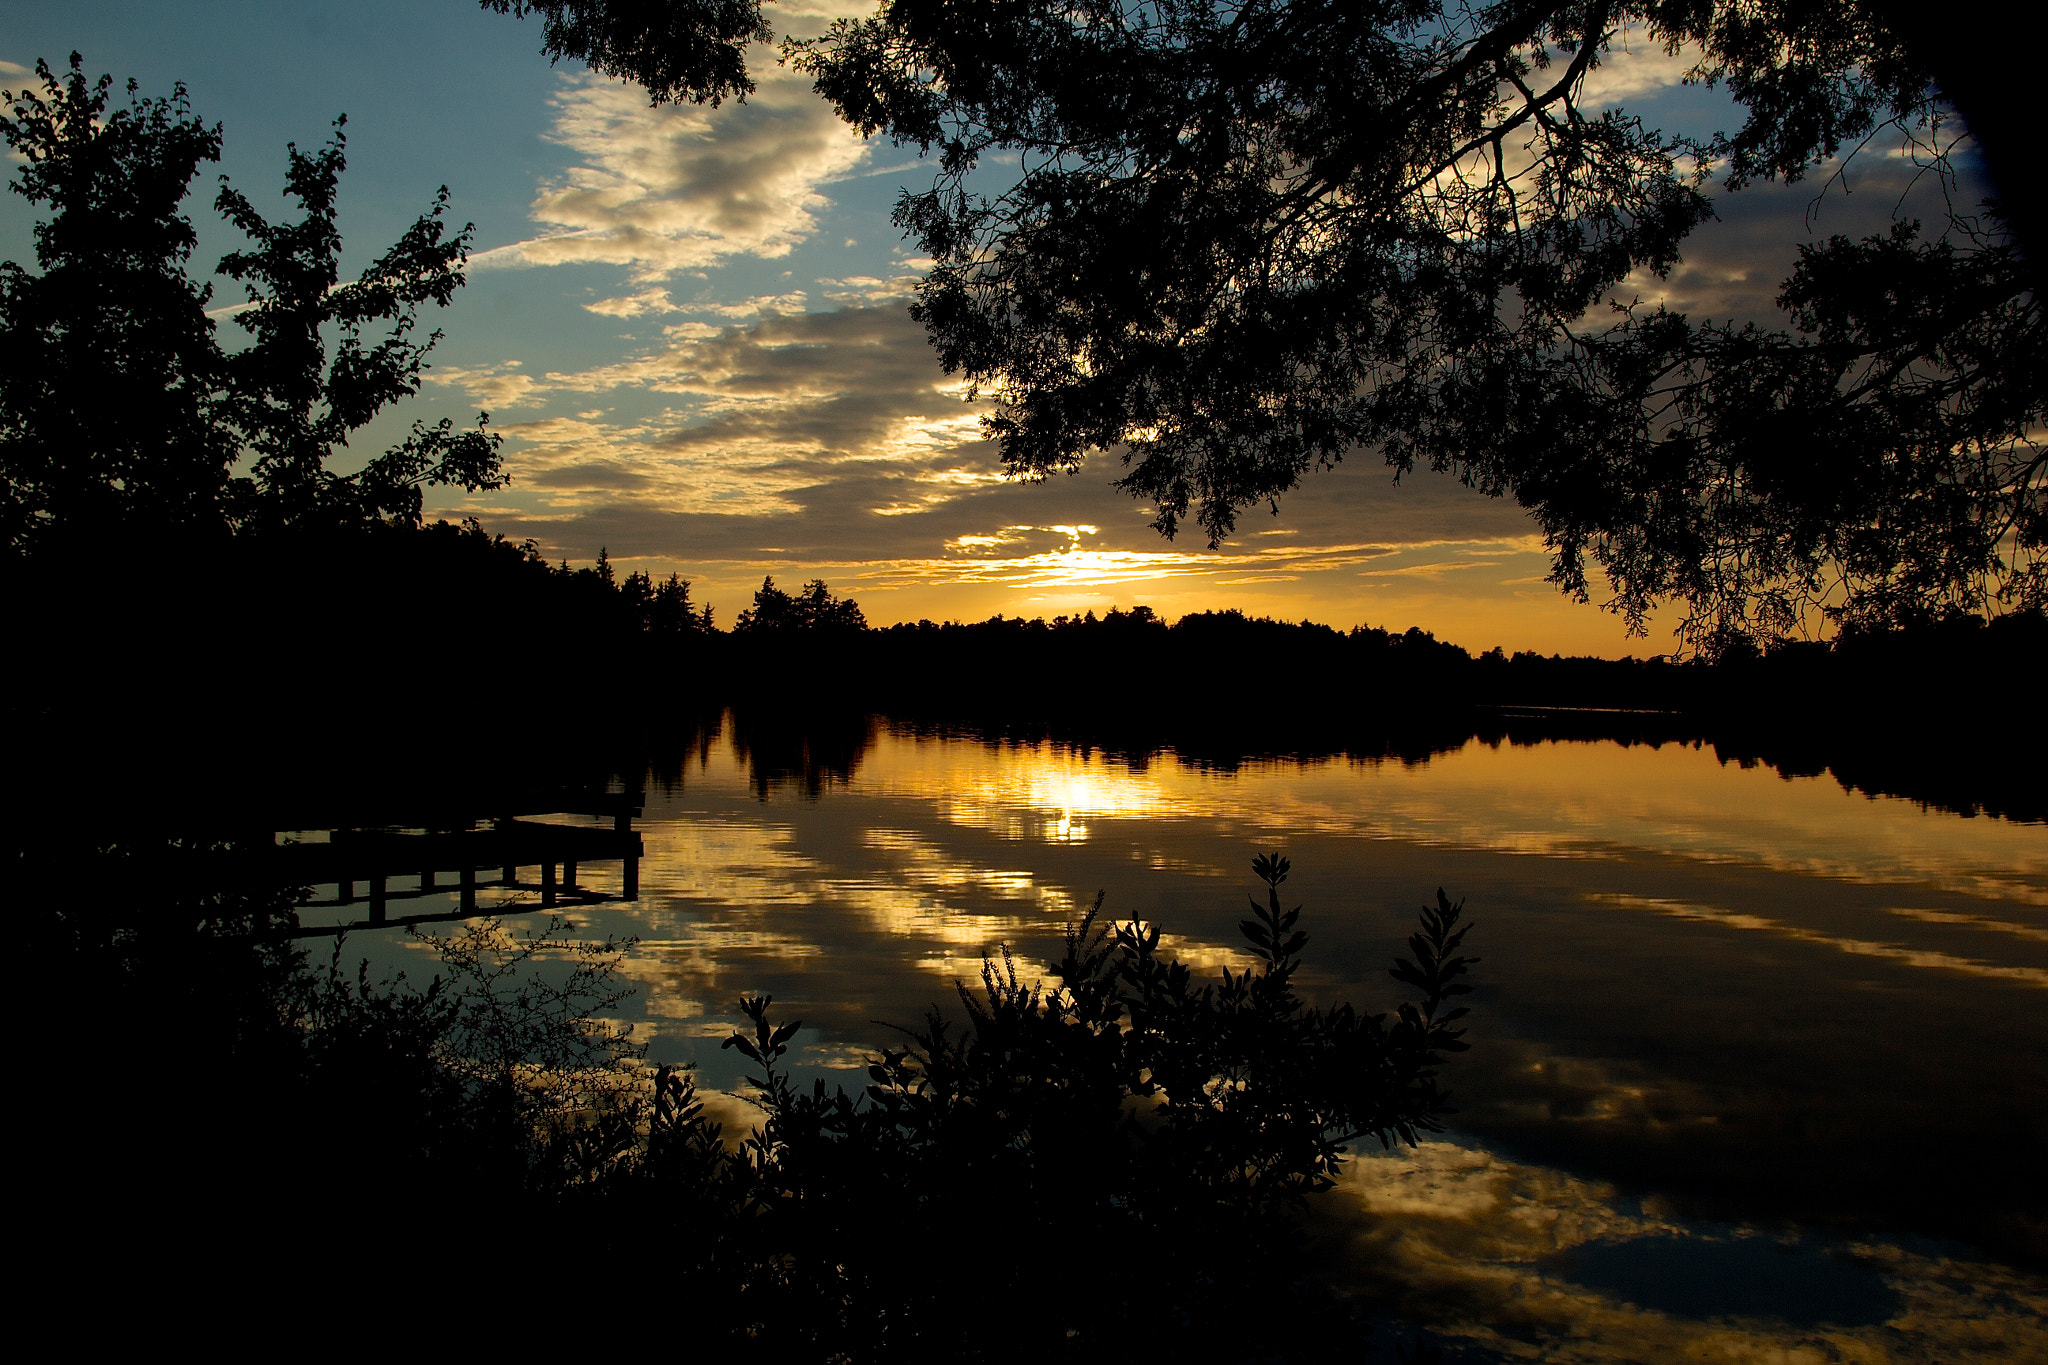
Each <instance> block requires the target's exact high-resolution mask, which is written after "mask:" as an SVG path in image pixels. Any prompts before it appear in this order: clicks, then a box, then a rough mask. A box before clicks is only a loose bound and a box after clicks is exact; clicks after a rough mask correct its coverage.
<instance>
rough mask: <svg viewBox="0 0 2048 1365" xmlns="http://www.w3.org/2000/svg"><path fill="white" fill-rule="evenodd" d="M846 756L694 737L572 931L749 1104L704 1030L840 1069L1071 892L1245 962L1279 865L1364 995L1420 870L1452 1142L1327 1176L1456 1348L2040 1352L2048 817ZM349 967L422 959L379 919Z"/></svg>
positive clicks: (1476, 762) (1029, 943) (1372, 1258)
mask: <svg viewBox="0 0 2048 1365" xmlns="http://www.w3.org/2000/svg"><path fill="white" fill-rule="evenodd" d="M846 757H847V758H850V759H851V762H850V763H848V762H846V761H845V760H844V759H842V760H841V764H840V766H841V769H842V770H843V775H840V774H832V775H828V776H827V778H826V779H825V780H824V781H823V782H822V784H821V785H818V786H817V788H816V790H815V791H813V790H811V789H809V788H808V787H807V785H806V784H805V783H803V782H800V781H788V782H782V781H777V780H774V779H773V778H769V777H763V775H762V774H760V773H759V772H757V771H756V770H755V769H754V768H753V767H751V766H750V764H749V762H748V760H747V757H746V754H745V753H744V752H743V750H741V749H740V748H738V747H736V746H735V744H734V742H733V740H732V739H731V737H730V736H729V735H721V736H719V737H716V738H714V739H712V740H711V741H710V742H709V743H708V744H707V745H706V746H705V747H704V748H703V749H702V751H701V752H700V753H699V755H698V756H697V757H696V758H695V759H693V760H692V761H691V762H689V763H688V764H686V765H685V766H684V768H683V769H682V771H681V772H680V774H671V781H669V782H668V783H661V782H656V783H654V784H653V785H652V786H651V787H650V790H649V792H648V801H647V808H646V814H645V817H644V820H643V821H642V824H641V828H642V829H643V830H644V832H645V837H646V844H647V851H648V857H647V860H646V862H645V863H644V865H643V870H642V874H641V876H642V882H641V886H642V898H641V900H640V901H639V902H638V903H637V904H632V905H608V906H600V907H595V908H592V909H590V910H587V911H578V912H576V914H577V916H578V924H579V927H580V928H585V929H589V930H594V931H597V932H610V933H614V934H619V935H633V936H636V937H637V938H638V940H639V942H638V944H637V946H636V947H635V948H634V949H633V951H632V953H631V955H630V957H629V959H628V970H629V972H630V974H631V976H632V978H633V981H634V983H635V985H636V986H637V988H638V991H637V994H636V996H635V997H634V999H633V1000H632V1002H631V1003H630V1006H629V1007H628V1011H627V1012H628V1014H629V1016H630V1017H631V1018H632V1019H633V1020H634V1022H635V1024H636V1026H637V1031H638V1035H639V1036H640V1037H641V1038H642V1039H644V1040H645V1041H647V1042H648V1043H649V1045H650V1056H651V1057H652V1058H654V1059H655V1060H659V1061H695V1062H696V1063H697V1064H698V1065H699V1067H700V1071H701V1075H702V1077H703V1079H704V1081H705V1082H706V1083H707V1084H708V1085H710V1086H714V1087H726V1088H737V1085H738V1076H739V1070H738V1068H737V1066H736V1065H735V1064H734V1060H733V1054H732V1053H730V1052H721V1051H720V1050H719V1047H718V1042H719V1040H720V1039H722V1038H723V1037H724V1036H725V1035H726V1034H727V1033H728V1032H729V1031H730V1027H731V1022H732V1018H733V1009H732V1001H733V1000H734V998H735V997H736V996H737V995H739V994H740V993H741V992H742V991H767V992H772V993H773V994H774V996H775V998H776V1013H777V1014H778V1015H779V1016H780V1017H785V1018H787V1017H801V1018H802V1019H803V1020H805V1022H806V1027H805V1029H804V1031H803V1032H802V1033H801V1034H800V1035H799V1042H800V1045H801V1053H802V1061H803V1064H804V1065H805V1066H807V1067H810V1068H819V1069H824V1070H825V1071H826V1072H827V1073H830V1072H838V1073H839V1074H840V1077H841V1079H843V1080H844V1081H846V1082H847V1083H848V1084H854V1083H856V1082H857V1081H858V1080H859V1079H860V1077H859V1076H858V1073H856V1072H853V1071H851V1069H852V1068H855V1067H857V1066H859V1065H860V1063H861V1059H862V1057H863V1056H864V1055H865V1053H866V1052H867V1051H868V1050H870V1049H871V1048H872V1047H873V1046H874V1044H875V1043H876V1042H877V1041H878V1040H882V1039H885V1038H887V1036H888V1035H887V1033H886V1031H885V1030H884V1029H883V1028H881V1027H879V1026H878V1025H877V1024H876V1023H875V1022H874V1021H877V1020H885V1021H886V1020H895V1021H905V1022H907V1021H911V1020H913V1019H915V1018H916V1017H917V1016H918V1015H920V1014H921V1013H922V1011H923V1010H924V1008H925V1007H926V1006H927V1005H928V1004H929V1003H931V1002H933V1001H935V1000H941V999H944V998H946V997H947V996H949V994H950V991H951V983H952V982H953V981H954V980H955V979H957V978H961V977H968V978H972V977H974V976H975V975H976V974H977V973H978V971H979V967H980V962H981V957H982V954H983V953H984V952H987V951H990V950H992V949H994V948H995V947H996V946H997V945H999V944H1004V943H1007V944H1009V945H1011V947H1012V948H1013V949H1014V950H1016V951H1017V952H1018V954H1019V955H1020V957H1022V958H1024V959H1025V960H1027V961H1041V962H1042V961H1043V960H1044V959H1045V958H1046V957H1047V956H1049V955H1051V954H1052V951H1053V947H1054V944H1055V943H1056V942H1057V939H1058V936H1059V933H1060V929H1061V926H1062V925H1063V924H1064V923H1065V922H1066V921H1067V920H1068V919H1069V918H1070V917H1072V916H1073V915H1074V914H1075V913H1076V910H1077V907H1081V906H1085V905H1086V903H1087V902H1088V901H1089V900H1091V899H1092V898H1093V896H1094V894H1095V893H1096V891H1097V890H1101V891H1103V892H1105V893H1106V895H1107V903H1106V908H1107V909H1108V910H1110V911H1111V912H1113V913H1115V914H1117V915H1118V916H1120V917H1139V918H1145V919H1152V920H1157V921H1159V922H1160V923H1162V924H1163V925H1164V926H1165V929H1166V932H1167V936H1168V941H1169V942H1170V944H1171V945H1172V947H1173V949H1174V950H1175V951H1176V952H1177V953H1178V954H1179V955H1180V956H1181V957H1182V958H1183V959H1184V960H1188V961H1191V962H1193V963H1196V964H1199V965H1201V966H1203V967H1209V968H1213V967H1215V966H1218V965H1222V964H1227V963H1235V962H1237V961H1240V960H1241V959H1240V957H1239V955H1238V953H1237V949H1236V943H1237V938H1236V927H1235V926H1236V922H1237V920H1238V918H1239V912H1240V910H1241V908H1242V907H1243V904H1244V894H1245V892H1246V890H1247V889H1249V887H1250V886H1251V885H1252V878H1251V876H1250V872H1249V867H1248V864H1249V862H1250V859H1251V857H1252V854H1253V853H1254V852H1256V851H1264V850H1280V851H1284V852H1285V853H1287V854H1288V855H1289V856H1290V857H1291V858H1292V859H1293V861H1294V867H1295V875H1294V878H1293V880H1292V881H1291V882H1290V883H1289V886H1288V889H1289V890H1290V891H1292V892H1293V893H1294V899H1296V900H1299V901H1301V902H1302V903H1303V904H1304V905H1305V906H1306V910H1305V912H1304V916H1303V927H1305V928H1307V929H1308V930H1309V931H1310V933H1311V935H1312V941H1311V944H1310V947H1309V962H1308V967H1307V969H1306V971H1305V972H1304V975H1303V978H1302V980H1303V984H1304V986H1305V988H1306V989H1307V990H1308V992H1309V993H1310V994H1312V995H1313V996H1315V997H1317V998H1321V999H1330V998H1333V997H1339V996H1341V997H1344V998H1348V999H1350V1000H1352V1001H1353V1002H1354V1003H1357V1004H1359V1005H1361V1006H1373V1007H1376V1008H1377V1007H1383V1006H1384V1005H1386V1004H1389V1003H1391V1002H1392V1001H1393V1000H1394V999H1395V995H1394V990H1393V986H1392V983H1391V982H1389V981H1388V980H1387V978H1386V976H1385V968H1386V966H1387V964H1388V963H1389V961H1390V960H1391V958H1392V956H1393V955H1394V954H1395V952H1396V951H1398V950H1399V949H1400V944H1401V940H1402V938H1403V937H1404V936H1405V934H1406V933H1407V931H1408V927H1409V925H1410V923H1411V921H1412V918H1413V915H1414V912H1415V909H1416V908H1417V907H1418V906H1420V905H1421V903H1422V902H1423V900H1424V899H1425V898H1426V897H1429V896H1430V895H1432V894H1433V892H1434V891H1435V889H1436V888H1437V887H1438V886H1443V887H1444V888H1446V889H1447V890H1448V891H1449V893H1450V894H1451V895H1452V896H1453V897H1454V898H1463V899H1464V900H1465V902H1466V908H1467V913H1468V916H1469V917H1470V918H1471V919H1473V920H1474V921H1476V923H1477V925H1478V928H1477V929H1476V930H1475V931H1474V933H1473V936H1472V939H1471V940H1470V944H1469V946H1470V947H1471V948H1473V949H1474V950H1476V951H1477V952H1478V953H1479V954H1480V955H1481V956H1482V957H1483V959H1484V961H1483V963H1482V964H1481V966H1480V967H1479V968H1478V969H1477V974H1478V978H1479V980H1480V981H1481V982H1482V983H1483V984H1482V988H1481V990H1480V991H1479V993H1478V996H1477V1004H1476V1009H1475V1018H1474V1020H1473V1028H1472V1034H1471V1041H1472V1042H1473V1044H1474V1049H1473V1052H1472V1053H1470V1054H1468V1056H1467V1057H1466V1058H1461V1059H1459V1065H1458V1066H1457V1068H1456V1069H1455V1070H1454V1072H1453V1073H1452V1076H1451V1080H1452V1084H1453V1087H1454V1088H1455V1089H1456V1090H1457V1091H1458V1092H1459V1103H1460V1107H1461V1113H1460V1114H1459V1115H1458V1116H1457V1118H1456V1119H1455V1120H1454V1122H1455V1124H1456V1127H1455V1128H1454V1130H1453V1131H1452V1132H1450V1133H1447V1134H1445V1135H1443V1137H1442V1139H1441V1140H1438V1141H1432V1142H1429V1143H1426V1144H1425V1145H1424V1146H1423V1147H1422V1148H1421V1149H1420V1150H1414V1151H1400V1152H1395V1153H1392V1154H1385V1155H1371V1156H1368V1157H1367V1158H1366V1159H1364V1160H1361V1161H1359V1162H1358V1163H1356V1164H1355V1165H1354V1166H1353V1168H1352V1170H1351V1173H1350V1177H1349V1178H1348V1179H1347V1181H1346V1182H1345V1184H1344V1185H1343V1186H1342V1187H1341V1188H1340V1190H1339V1191H1338V1192H1337V1193H1336V1194H1334V1195H1333V1196H1332V1197H1331V1198H1330V1199H1329V1200H1326V1201H1324V1202H1325V1205H1326V1206H1327V1207H1326V1212H1327V1214H1328V1217H1326V1218H1324V1219H1323V1220H1322V1222H1323V1223H1325V1224H1326V1226H1325V1227H1324V1228H1323V1230H1322V1232H1321V1233H1320V1236H1321V1237H1322V1238H1323V1243H1322V1248H1323V1250H1322V1254H1324V1255H1328V1256H1332V1257H1335V1258H1338V1260H1339V1262H1340V1263H1341V1264H1342V1265H1344V1267H1345V1273H1346V1274H1347V1275H1350V1276H1352V1277H1354V1278H1355V1280H1356V1282H1357V1283H1359V1284H1360V1285H1372V1286H1378V1287H1379V1289H1378V1290H1376V1291H1375V1292H1381V1293H1385V1294H1387V1295H1388V1296H1390V1299H1391V1303H1390V1309H1391V1311H1394V1312H1397V1313H1399V1314H1401V1315H1403V1316H1406V1317H1409V1318H1411V1319H1417V1320H1422V1321H1427V1322H1430V1323H1432V1324H1433V1325H1434V1327H1435V1330H1436V1331H1437V1332H1438V1333H1440V1334H1441V1338H1442V1339H1443V1340H1444V1341H1446V1343H1447V1344H1451V1345H1452V1346H1453V1347H1454V1350H1453V1352H1452V1358H1458V1356H1459V1355H1461V1354H1465V1353H1467V1352H1469V1353H1471V1355H1472V1358H1481V1359H1490V1358H1495V1356H1497V1355H1505V1356H1508V1357H1511V1358H1528V1359H1544V1360H1569V1361H1575V1360H1587V1361H1592V1360H1661V1359H1681V1358H1683V1359H1703V1360H1704V1359H1713V1360H1753V1359H1772V1360H1783V1361H1788V1362H1789V1361H1805V1360H1811V1361H1816V1362H1818V1361H1824V1360H1849V1361H1861V1360H1951V1361H1953V1360H1959V1359H2011V1360H2040V1359H2048V1327H2044V1325H2043V1321H2044V1316H2048V1280H2044V1279H2043V1278H2042V1277H2041V1276H2040V1275H2039V1274H2038V1273H2033V1272H2030V1271H2029V1270H2027V1269H2025V1268H2023V1267H2025V1266H2027V1265H2029V1264H2032V1265H2038V1264H2039V1260H2038V1258H2039V1257H2040V1255H2041V1254H2042V1247H2043V1240H2044V1239H2043V1226H2044V1224H2043V1213H2044V1209H2048V1197H2044V1188H2043V1175H2042V1171H2041V1167H2042V1161H2041V1157H2042V1154H2043V1152H2044V1151H2048V828H2044V827H2043V826H2040V825H2021V824H2013V823H2008V822H2003V821H1997V820H1990V819H1976V820H1969V819H1962V818H1959V817H1956V816H1953V815H1943V814H1939V813H1928V812H1924V811H1922V810H1920V809H1919V808H1918V807H1916V806H1914V805H1913V804H1911V803H1909V802H1905V801H1898V800H1892V799H1869V798H1865V797H1863V796H1860V795H1852V794H1849V793H1846V792H1844V791H1843V790H1842V789H1841V787H1840V786H1838V785H1837V784H1836V783H1835V782H1834V781H1833V780H1832V779H1829V778H1811V779H1793V780H1789V781H1788V780H1786V779H1783V778H1781V777H1779V776H1778V775H1777V774H1776V773H1775V772H1772V771H1770V770H1767V769H1749V770H1744V769H1742V768H1739V767H1733V766H1725V767H1724V766H1723V765H1721V764H1720V763H1719V762H1717V761H1716V759H1715V757H1714V755H1713V754H1712V752H1711V751H1702V750H1698V749H1693V748H1690V747H1681V746H1665V747H1663V748H1649V747H1634V748H1624V747H1622V746H1619V745H1615V744H1607V743H1562V744H1543V745H1535V746H1523V747H1501V748H1491V747H1487V746H1485V745H1483V744H1473V745H1468V746H1467V747H1465V748H1464V749H1461V750H1458V751H1456V752H1454V753H1450V754H1446V755H1443V756H1440V757H1438V758H1436V759H1433V760H1432V761H1430V762H1428V763H1426V764H1421V765H1416V766H1402V765H1400V764H1397V763H1386V764H1376V765H1375V764H1362V763H1353V762H1348V761H1344V760H1337V761H1330V762H1323V763H1312V764H1299V763H1292V762H1272V763H1265V764H1257V765H1247V766H1245V767H1243V768H1241V769H1239V770H1237V771H1234V772H1228V773H1225V772H1216V771H1206V770H1201V769H1197V768H1193V767H1187V766H1183V765H1181V764H1179V763H1177V762H1175V761H1173V760H1172V759H1171V758H1166V759H1160V760H1155V761H1153V762H1151V763H1148V764H1131V763H1128V762H1123V761H1118V760H1113V759H1109V758H1105V757H1103V756H1101V755H1100V754H1087V753H1082V752H1077V751H1074V750H1070V749H1065V748H1060V747H1056V746H1052V745H1044V746H1040V747H1035V748H1033V747H1023V748H994V747H990V746H987V745H984V744H981V743H978V742H974V741H971V740H949V739H933V738H917V737H912V736H909V735H901V734H894V733H891V732H890V731H888V730H887V729H886V728H882V729H878V730H877V731H876V732H875V733H874V735H873V736H872V738H871V741H870V742H869V743H868V744H866V746H865V747H864V749H863V748H860V747H859V746H856V750H855V752H854V753H852V754H850V755H847V756H846ZM561 818H563V819H565V820H567V819H572V818H574V817H561ZM616 877H617V870H616V868H606V867H599V868H595V869H587V870H586V875H585V878H584V880H585V882H586V883H587V884H590V885H593V886H596V887H599V888H600V889H611V888H612V887H614V886H615V885H616ZM608 879H609V880H608ZM487 898H488V893H487ZM408 908H409V909H411V908H423V907H419V906H418V905H417V903H415V904H414V905H413V906H409V907H408ZM506 908H507V910H514V911H516V910H522V909H523V910H529V911H530V909H531V907H530V905H527V906H517V905H508V906H507V907H506ZM309 918H311V916H309ZM349 950H350V952H351V953H352V954H355V953H363V954H367V955H370V956H372V957H373V958H375V959H379V960H382V961H383V962H385V963H387V964H388V965H392V966H405V967H406V968H407V969H408V970H410V971H411V972H412V973H413V974H415V975H420V974H423V973H425V972H430V971H431V968H430V965H429V961H428V960H427V959H426V958H425V956H424V950H423V949H422V948H421V947H420V946H419V945H417V944H409V943H408V942H407V941H406V940H404V939H401V938H399V937H398V936H396V935H379V936H372V935H362V936H358V937H356V938H353V939H351V940H350V941H349ZM730 1107H731V1110H732V1114H731V1117H732V1118H733V1119H734V1120H735V1121H738V1122H744V1121H745V1119H744V1109H743V1107H742V1106H740V1105H739V1104H738V1103H737V1102H736V1101H735V1102H732V1104H731V1105H730Z"/></svg>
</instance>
